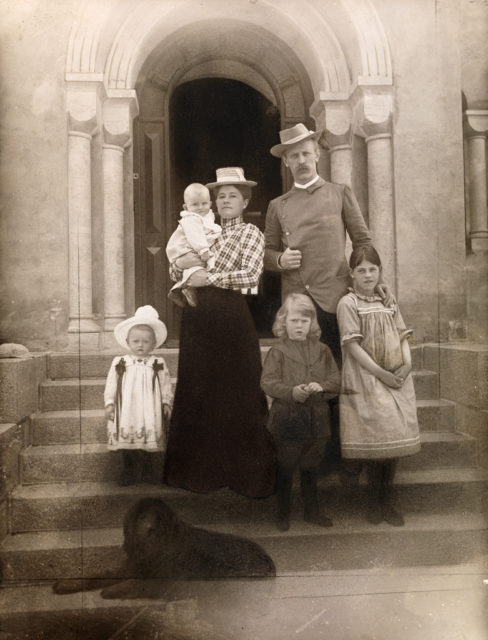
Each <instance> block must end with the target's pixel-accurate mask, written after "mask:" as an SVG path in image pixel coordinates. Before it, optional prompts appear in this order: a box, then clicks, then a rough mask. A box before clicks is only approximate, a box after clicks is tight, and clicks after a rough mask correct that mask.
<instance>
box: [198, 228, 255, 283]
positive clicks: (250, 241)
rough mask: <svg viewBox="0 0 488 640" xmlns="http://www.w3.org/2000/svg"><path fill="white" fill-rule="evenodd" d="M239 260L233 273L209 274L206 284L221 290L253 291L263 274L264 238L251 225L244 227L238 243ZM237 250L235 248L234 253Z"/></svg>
mask: <svg viewBox="0 0 488 640" xmlns="http://www.w3.org/2000/svg"><path fill="white" fill-rule="evenodd" d="M239 249H240V252H241V260H240V265H239V269H236V270H235V271H220V272H210V273H209V274H208V284H211V285H214V286H216V287H220V288H221V289H236V290H239V289H253V288H254V287H257V286H258V284H259V278H260V276H261V274H262V272H263V260H264V236H263V234H262V233H261V231H260V230H259V229H258V228H257V227H256V226H254V225H253V224H248V225H246V228H245V229H244V231H243V232H242V236H241V238H240V242H239ZM237 250H238V248H237V247H236V251H237Z"/></svg>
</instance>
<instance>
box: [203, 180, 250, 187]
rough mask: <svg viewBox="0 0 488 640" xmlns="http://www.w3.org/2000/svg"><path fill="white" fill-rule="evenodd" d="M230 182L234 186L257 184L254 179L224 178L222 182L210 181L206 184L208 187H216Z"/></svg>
mask: <svg viewBox="0 0 488 640" xmlns="http://www.w3.org/2000/svg"><path fill="white" fill-rule="evenodd" d="M229 184H231V185H232V186H234V187H238V186H241V187H255V186H256V185H257V182H254V180H224V181H221V182H209V183H208V184H206V185H205V186H206V187H207V189H215V188H216V187H223V186H224V185H229Z"/></svg>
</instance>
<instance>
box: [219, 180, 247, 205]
mask: <svg viewBox="0 0 488 640" xmlns="http://www.w3.org/2000/svg"><path fill="white" fill-rule="evenodd" d="M222 187H235V188H236V189H237V190H238V191H240V192H241V194H242V197H243V198H244V200H249V201H250V200H251V196H252V188H251V187H250V186H249V185H247V184H219V185H217V186H216V187H214V188H213V196H214V198H217V196H218V195H219V191H220V189H221V188H222Z"/></svg>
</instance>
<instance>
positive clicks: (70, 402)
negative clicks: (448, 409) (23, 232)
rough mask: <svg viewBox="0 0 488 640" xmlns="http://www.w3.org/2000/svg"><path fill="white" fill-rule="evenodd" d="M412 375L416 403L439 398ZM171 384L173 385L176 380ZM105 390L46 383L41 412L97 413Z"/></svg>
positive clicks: (423, 375)
mask: <svg viewBox="0 0 488 640" xmlns="http://www.w3.org/2000/svg"><path fill="white" fill-rule="evenodd" d="M171 373H172V374H173V372H171ZM412 375H413V379H414V385H415V390H416V394H417V398H418V399H419V400H426V399H430V398H438V395H439V394H438V387H437V374H435V373H434V372H433V371H427V370H424V369H422V370H420V371H414V372H413V374H412ZM172 381H173V384H175V383H176V378H175V377H172ZM104 388H105V378H83V379H81V380H77V379H63V380H47V381H46V382H43V383H42V384H41V387H40V393H41V403H40V406H41V411H43V412H44V411H66V410H73V409H80V408H81V409H99V408H101V407H103V390H104Z"/></svg>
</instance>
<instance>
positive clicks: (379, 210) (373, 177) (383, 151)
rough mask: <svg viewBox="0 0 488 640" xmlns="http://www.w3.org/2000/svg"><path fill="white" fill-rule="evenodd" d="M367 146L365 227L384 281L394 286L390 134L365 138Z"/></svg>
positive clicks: (394, 243) (394, 245)
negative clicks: (381, 265) (366, 215)
mask: <svg viewBox="0 0 488 640" xmlns="http://www.w3.org/2000/svg"><path fill="white" fill-rule="evenodd" d="M366 144H367V149H368V202H369V207H368V208H369V229H370V231H371V235H372V236H373V240H374V244H375V247H376V250H377V251H378V253H379V254H380V257H381V262H382V264H383V275H384V279H385V281H386V282H388V283H390V284H391V286H392V287H395V280H396V265H395V263H396V256H395V252H396V242H395V220H394V215H393V172H392V167H393V158H392V147H391V134H390V133H379V134H376V135H372V136H368V137H367V138H366Z"/></svg>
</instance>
